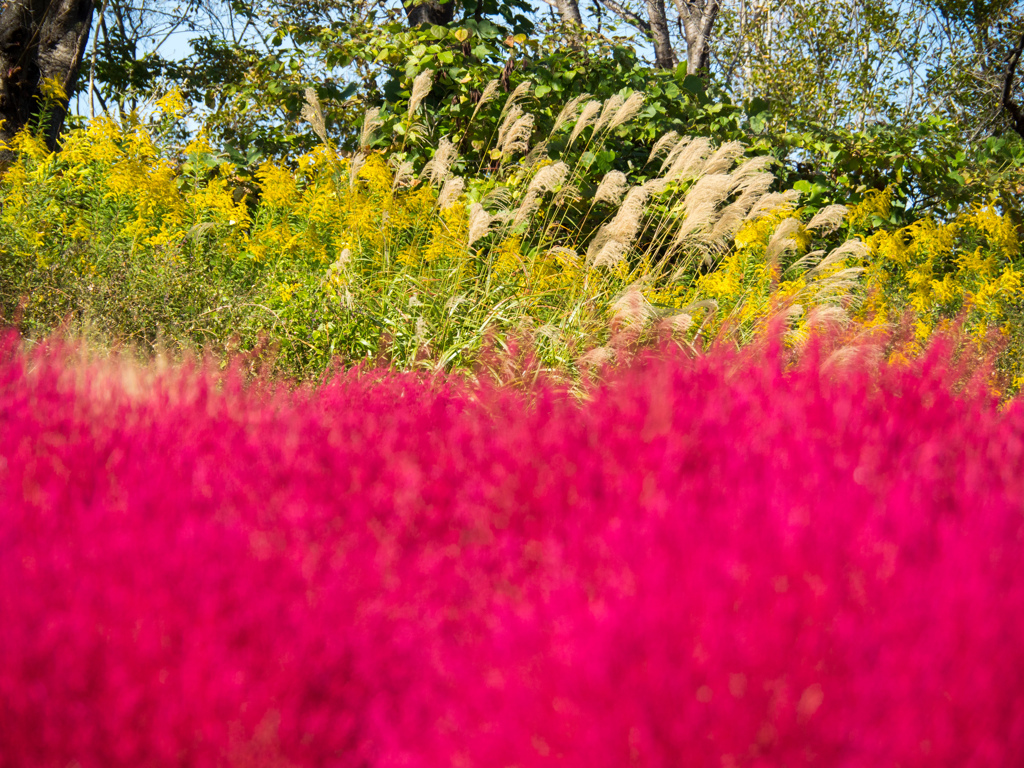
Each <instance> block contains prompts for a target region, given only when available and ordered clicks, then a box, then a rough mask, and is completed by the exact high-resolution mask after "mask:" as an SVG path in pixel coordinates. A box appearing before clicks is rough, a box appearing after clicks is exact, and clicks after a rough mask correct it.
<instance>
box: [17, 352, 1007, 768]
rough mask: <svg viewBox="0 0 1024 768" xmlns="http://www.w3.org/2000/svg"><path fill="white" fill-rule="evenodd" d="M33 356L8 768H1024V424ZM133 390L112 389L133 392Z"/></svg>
mask: <svg viewBox="0 0 1024 768" xmlns="http://www.w3.org/2000/svg"><path fill="white" fill-rule="evenodd" d="M947 357H948V356H947V354H946V352H945V351H944V349H943V348H942V347H941V345H940V346H939V347H937V348H936V349H934V350H932V352H931V353H930V355H929V356H928V357H927V358H926V359H924V360H923V361H920V362H918V363H914V364H910V365H903V366H900V367H893V366H885V365H869V364H867V363H866V362H865V363H863V364H855V365H847V366H845V367H842V368H841V369H835V367H834V366H828V365H825V364H824V363H823V362H822V360H820V359H818V358H817V357H816V356H815V355H814V353H813V351H812V352H810V353H808V354H807V355H806V356H805V358H804V362H803V363H801V364H799V365H797V366H796V367H795V368H793V367H791V368H790V369H789V370H786V366H785V365H783V363H782V361H781V356H780V355H779V354H778V353H777V352H776V351H773V349H772V348H771V345H768V348H767V349H760V350H759V351H746V352H735V351H724V350H717V351H714V352H712V353H710V354H708V355H707V356H702V357H698V358H696V359H688V358H685V357H679V356H673V355H670V354H668V353H667V352H665V353H662V354H661V355H659V356H652V357H651V358H650V359H648V360H646V362H644V361H641V362H639V363H637V364H635V365H633V366H631V367H628V368H626V369H623V370H620V371H617V372H610V373H608V381H607V382H606V383H604V384H601V385H599V386H598V385H595V386H594V387H593V389H592V390H591V391H590V392H589V397H588V398H587V399H586V401H585V402H584V403H582V404H581V403H580V402H579V401H577V400H575V399H574V398H573V397H571V396H570V395H567V394H563V393H559V392H558V391H557V390H555V389H553V388H545V387H544V386H538V387H537V388H536V389H535V390H532V391H530V392H529V393H526V394H524V393H523V392H522V391H519V392H517V391H513V390H510V389H502V388H496V387H490V388H488V387H482V388H481V387H477V388H471V387H469V386H468V385H466V384H465V383H460V382H459V381H456V380H454V379H453V380H443V379H440V380H439V379H430V380H427V379H424V378H422V377H419V378H418V377H414V376H410V375H399V374H393V373H388V372H384V371H366V370H363V371H352V372H348V373H344V374H340V375H338V376H337V377H336V378H334V379H333V380H332V381H330V382H329V383H326V384H324V385H322V386H320V387H318V388H316V389H303V390H298V391H291V392H287V391H285V390H283V389H278V390H274V389H273V388H272V387H271V386H270V385H268V384H249V385H246V386H243V385H242V384H240V383H239V382H238V381H237V380H236V379H234V378H232V377H231V376H219V377H214V376H210V375H207V374H204V373H202V372H200V371H199V370H198V369H195V368H193V369H190V370H180V371H177V372H175V371H171V372H169V373H164V374H154V375H151V376H150V377H149V378H148V379H146V380H145V382H144V384H143V385H141V386H140V385H139V383H138V381H135V383H134V384H133V383H132V379H131V377H130V376H127V375H125V374H123V373H118V372H117V371H116V370H113V369H111V367H110V366H109V365H108V366H106V367H104V366H102V365H93V364H83V363H80V362H79V363H75V362H74V361H73V360H72V359H71V356H69V354H68V353H67V352H61V351H60V350H56V351H50V352H43V353H36V354H33V355H26V354H23V353H22V352H20V351H19V349H18V347H17V345H16V344H15V343H14V342H13V341H7V342H5V344H4V347H3V349H2V351H0V766H3V767H4V768H8V767H11V768H13V767H14V766H18V767H21V766H32V767H33V768H50V767H52V768H66V766H69V765H75V766H81V768H118V767H120V766H125V767H127V766H132V767H133V768H134V767H137V766H154V767H157V766H181V767H183V768H205V767H206V766H257V767H266V768H270V767H275V768H278V767H284V766H288V767H291V768H302V767H304V766H352V767H353V768H356V767H357V766H367V767H370V766H373V767H376V766H424V767H426V766H430V767H432V768H433V767H437V766H455V767H460V766H481V767H482V768H491V767H494V768H503V767H505V766H513V765H515V766H520V768H522V767H524V766H534V765H538V766H540V765H560V766H579V767H580V768H600V767H603V766H608V767H609V768H611V767H613V766H614V767H616V768H620V767H623V766H687V767H689V766H709V767H710V766H714V767H715V768H721V767H723V766H724V767H728V766H800V765H810V764H814V765H822V766H865V767H867V766H871V767H873V766H918V765H920V766H936V765H939V766H1015V765H1024V543H1022V537H1024V517H1022V512H1024V471H1022V466H1024V465H1022V460H1024V410H1022V408H1021V406H1020V405H1019V404H1016V403H1011V404H1010V405H1009V406H1005V405H1003V406H1000V405H999V404H998V403H997V402H995V401H994V400H993V399H992V398H991V397H990V396H989V395H987V394H985V393H984V391H983V390H980V389H978V388H973V387H971V386H967V387H961V386H956V385H955V381H956V380H957V371H956V370H954V367H953V366H951V364H949V363H947V362H944V361H945V360H946V359H947ZM112 370H113V372H112Z"/></svg>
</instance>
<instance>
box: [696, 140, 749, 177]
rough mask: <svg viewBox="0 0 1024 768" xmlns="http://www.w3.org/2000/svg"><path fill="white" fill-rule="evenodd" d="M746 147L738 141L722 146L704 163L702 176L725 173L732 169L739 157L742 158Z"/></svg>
mask: <svg viewBox="0 0 1024 768" xmlns="http://www.w3.org/2000/svg"><path fill="white" fill-rule="evenodd" d="M743 152H744V147H743V145H742V144H740V143H739V142H738V141H729V142H726V143H725V144H723V145H722V146H720V147H719V148H718V149H716V150H715V152H714V153H713V154H712V155H711V157H709V158H708V159H707V161H706V162H705V163H704V167H703V168H701V169H700V172H701V174H704V175H709V174H714V173H725V172H726V171H728V170H729V169H731V168H732V166H733V163H734V162H735V161H736V158H737V157H741V156H742V155H743Z"/></svg>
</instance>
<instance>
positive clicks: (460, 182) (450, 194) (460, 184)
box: [437, 176, 466, 210]
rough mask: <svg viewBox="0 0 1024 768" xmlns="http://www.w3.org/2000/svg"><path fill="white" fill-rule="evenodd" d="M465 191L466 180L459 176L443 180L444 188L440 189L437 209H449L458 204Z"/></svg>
mask: <svg viewBox="0 0 1024 768" xmlns="http://www.w3.org/2000/svg"><path fill="white" fill-rule="evenodd" d="M465 190H466V180H465V179H464V178H462V177H461V176H452V177H451V178H449V179H447V180H445V182H444V186H443V187H441V194H439V195H438V196H437V207H438V208H440V209H441V210H444V209H445V208H450V207H451V206H453V205H454V204H455V203H456V202H458V200H459V198H460V197H461V196H462V193H463V192H464V191H465Z"/></svg>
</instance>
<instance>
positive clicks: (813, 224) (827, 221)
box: [807, 205, 847, 234]
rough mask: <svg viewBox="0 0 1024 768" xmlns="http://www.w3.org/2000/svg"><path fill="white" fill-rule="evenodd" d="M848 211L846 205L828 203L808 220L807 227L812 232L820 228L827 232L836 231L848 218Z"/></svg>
mask: <svg viewBox="0 0 1024 768" xmlns="http://www.w3.org/2000/svg"><path fill="white" fill-rule="evenodd" d="M846 212H847V208H846V206H845V205H826V206H825V207H824V208H822V209H821V210H820V211H818V212H817V213H816V214H814V216H812V217H811V220H810V221H809V222H807V229H809V230H811V231H812V232H813V231H814V230H816V229H820V230H821V231H822V232H824V233H826V234H828V233H831V232H835V231H836V230H837V229H839V225H840V224H842V223H843V221H844V220H845V219H846Z"/></svg>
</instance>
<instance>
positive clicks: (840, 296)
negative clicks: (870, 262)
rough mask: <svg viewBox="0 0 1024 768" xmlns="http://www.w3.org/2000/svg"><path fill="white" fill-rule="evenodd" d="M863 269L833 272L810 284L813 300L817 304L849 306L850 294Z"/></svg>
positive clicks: (855, 268)
mask: <svg viewBox="0 0 1024 768" xmlns="http://www.w3.org/2000/svg"><path fill="white" fill-rule="evenodd" d="M863 272H864V268H863V267H847V268H846V269H841V270H839V271H838V272H833V273H831V274H829V275H826V276H825V277H823V278H821V279H820V280H817V281H815V282H814V283H812V286H813V287H814V288H815V291H814V300H815V301H816V302H819V303H823V304H824V303H826V302H828V303H839V304H849V303H851V302H852V301H853V296H852V295H851V293H852V292H853V290H854V289H855V288H856V287H857V285H858V284H859V282H860V276H861V274H863Z"/></svg>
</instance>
